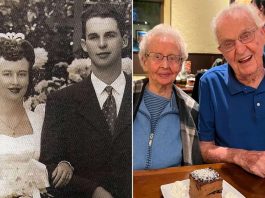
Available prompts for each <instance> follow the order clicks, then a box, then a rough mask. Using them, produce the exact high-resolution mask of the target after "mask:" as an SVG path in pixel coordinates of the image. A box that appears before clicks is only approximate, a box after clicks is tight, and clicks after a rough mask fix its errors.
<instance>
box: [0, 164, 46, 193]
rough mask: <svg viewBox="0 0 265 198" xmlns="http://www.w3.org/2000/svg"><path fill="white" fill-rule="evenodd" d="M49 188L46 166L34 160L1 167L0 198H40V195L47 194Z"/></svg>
mask: <svg viewBox="0 0 265 198" xmlns="http://www.w3.org/2000/svg"><path fill="white" fill-rule="evenodd" d="M48 186H49V183H48V174H47V170H46V167H45V165H44V164H42V163H40V162H38V161H36V160H34V159H32V160H30V161H29V162H27V163H25V162H21V163H17V162H16V163H10V164H8V165H5V167H1V172H0V198H14V197H23V196H24V197H32V198H40V193H42V192H45V189H46V187H48Z"/></svg>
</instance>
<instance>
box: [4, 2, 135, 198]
mask: <svg viewBox="0 0 265 198" xmlns="http://www.w3.org/2000/svg"><path fill="white" fill-rule="evenodd" d="M131 9H132V6H131V1H121V0H108V1H106V0H79V1H74V0H58V1H55V0H1V1H0V24H1V27H0V108H1V111H0V164H1V167H0V197H1V198H13V197H24V198H26V197H32V198H40V197H62V198H63V197H64V198H65V197H69V198H71V197H72V198H82V197H84V198H85V197H86V198H87V197H92V198H100V197H104V198H108V197H109V198H112V197H115V198H116V197H120V198H125V197H128V198H129V197H132V172H131V171H132V170H131V160H132V154H131V146H132V142H131V137H132V135H131V132H132V127H131V126H132V122H131V82H132V80H131V73H132V65H131V64H132V61H131V58H132V54H131Z"/></svg>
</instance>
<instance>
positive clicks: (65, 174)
mask: <svg viewBox="0 0 265 198" xmlns="http://www.w3.org/2000/svg"><path fill="white" fill-rule="evenodd" d="M72 176H73V168H72V167H71V166H70V164H68V163H67V162H60V163H59V164H58V165H57V167H56V168H55V169H54V171H53V172H52V179H53V182H52V183H53V185H54V186H55V188H60V187H64V186H66V185H67V184H68V183H69V181H70V180H71V178H72Z"/></svg>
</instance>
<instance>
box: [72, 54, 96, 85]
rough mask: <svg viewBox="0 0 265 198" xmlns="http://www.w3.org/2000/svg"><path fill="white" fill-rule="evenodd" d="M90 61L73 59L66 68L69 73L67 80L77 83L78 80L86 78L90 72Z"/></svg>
mask: <svg viewBox="0 0 265 198" xmlns="http://www.w3.org/2000/svg"><path fill="white" fill-rule="evenodd" d="M90 65H91V60H90V59H89V58H87V59H74V60H73V62H72V63H71V64H70V65H69V67H68V68H67V71H68V73H69V79H70V80H72V81H74V82H79V81H80V80H82V79H84V78H85V77H87V76H88V75H89V74H90V72H91V68H90Z"/></svg>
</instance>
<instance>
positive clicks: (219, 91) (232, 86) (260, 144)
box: [199, 64, 265, 150]
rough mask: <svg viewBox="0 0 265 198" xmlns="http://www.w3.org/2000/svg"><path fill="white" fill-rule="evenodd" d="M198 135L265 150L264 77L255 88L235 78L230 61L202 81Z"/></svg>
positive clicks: (216, 141)
mask: <svg viewBox="0 0 265 198" xmlns="http://www.w3.org/2000/svg"><path fill="white" fill-rule="evenodd" d="M199 90H200V93H199V94H200V100H199V101H200V110H199V138H200V140H201V141H215V143H216V145H219V146H224V147H231V148H241V149H247V150H265V78H263V80H262V81H261V83H260V85H259V87H258V88H257V89H254V88H252V87H249V86H245V85H243V84H241V83H240V82H239V81H238V80H236V78H235V76H234V73H233V70H232V69H231V67H230V66H228V65H227V64H224V65H222V66H218V67H214V68H212V69H210V70H209V71H207V72H206V73H205V74H204V75H203V76H202V78H201V80H200V89H199Z"/></svg>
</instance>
